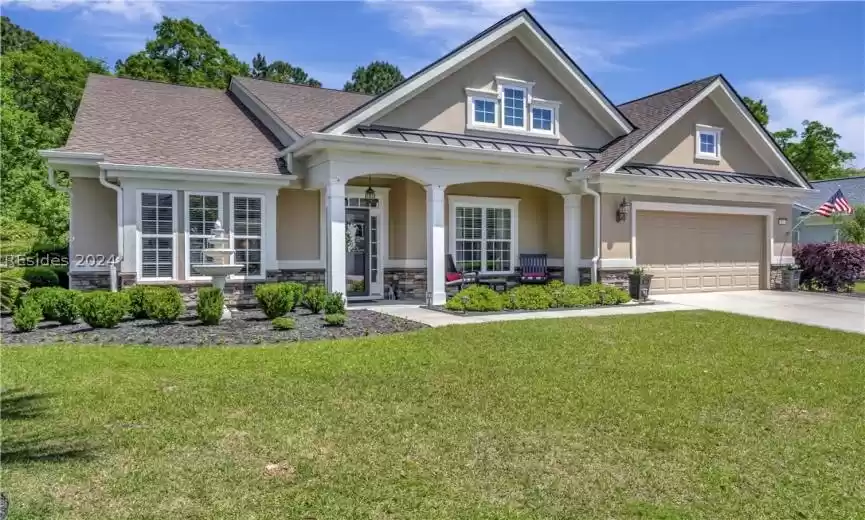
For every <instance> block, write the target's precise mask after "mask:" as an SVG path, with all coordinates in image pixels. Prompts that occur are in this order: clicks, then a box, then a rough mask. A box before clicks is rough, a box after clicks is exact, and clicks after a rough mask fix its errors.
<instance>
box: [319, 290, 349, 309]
mask: <svg viewBox="0 0 865 520" xmlns="http://www.w3.org/2000/svg"><path fill="white" fill-rule="evenodd" d="M324 313H325V314H345V298H344V297H343V295H342V293H341V292H339V291H336V292H332V293H330V294H328V295H327V296H325V298H324Z"/></svg>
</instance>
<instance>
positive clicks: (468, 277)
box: [445, 255, 478, 289]
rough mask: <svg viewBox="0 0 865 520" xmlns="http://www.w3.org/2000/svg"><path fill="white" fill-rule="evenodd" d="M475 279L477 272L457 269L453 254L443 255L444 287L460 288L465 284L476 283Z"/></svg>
mask: <svg viewBox="0 0 865 520" xmlns="http://www.w3.org/2000/svg"><path fill="white" fill-rule="evenodd" d="M477 281H478V273H476V272H474V271H463V270H462V269H459V268H458V267H457V263H456V262H455V261H454V255H447V256H446V257H445V287H457V288H459V289H462V288H463V287H465V286H466V285H469V284H472V283H477Z"/></svg>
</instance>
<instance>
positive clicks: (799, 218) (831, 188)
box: [793, 176, 865, 244]
mask: <svg viewBox="0 0 865 520" xmlns="http://www.w3.org/2000/svg"><path fill="white" fill-rule="evenodd" d="M811 186H812V187H813V188H814V191H813V192H811V193H809V194H808V195H807V196H806V197H805V198H803V199H799V200H798V201H796V203H795V204H793V220H794V221H795V222H794V224H796V225H797V226H798V227H796V229H795V231H793V243H794V244H815V243H819V242H837V241H838V239H839V237H838V230H839V228H840V227H841V223H842V222H844V221H845V220H849V219H851V218H852V215H836V216H835V217H832V218H827V217H824V216H822V215H818V214H815V213H814V210H815V209H817V208H819V207H820V205H821V204H823V203H824V202H826V201H827V200H829V198H830V197H832V195H834V194H835V192H837V191H838V190H841V193H843V194H844V198H846V199H847V202H848V203H849V204H850V205H851V206H853V207H854V208H855V207H856V206H863V205H865V176H860V177H847V178H843V179H827V180H824V181H811Z"/></svg>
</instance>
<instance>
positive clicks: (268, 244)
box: [264, 190, 279, 275]
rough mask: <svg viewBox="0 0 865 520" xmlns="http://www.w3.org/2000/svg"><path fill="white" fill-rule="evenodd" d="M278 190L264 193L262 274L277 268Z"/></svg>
mask: <svg viewBox="0 0 865 520" xmlns="http://www.w3.org/2000/svg"><path fill="white" fill-rule="evenodd" d="M278 193H279V190H272V191H268V192H267V193H265V195H264V274H265V275H267V272H268V271H276V270H277V269H279V263H278V262H277V261H276V226H277V224H278V222H277V219H276V197H277V195H278Z"/></svg>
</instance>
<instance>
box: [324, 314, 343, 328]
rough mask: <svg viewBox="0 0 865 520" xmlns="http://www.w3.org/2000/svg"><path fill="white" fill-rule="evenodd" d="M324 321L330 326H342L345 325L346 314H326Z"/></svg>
mask: <svg viewBox="0 0 865 520" xmlns="http://www.w3.org/2000/svg"><path fill="white" fill-rule="evenodd" d="M324 323H325V325H327V326H328V327H342V326H343V325H345V314H325V315H324Z"/></svg>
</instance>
